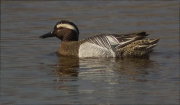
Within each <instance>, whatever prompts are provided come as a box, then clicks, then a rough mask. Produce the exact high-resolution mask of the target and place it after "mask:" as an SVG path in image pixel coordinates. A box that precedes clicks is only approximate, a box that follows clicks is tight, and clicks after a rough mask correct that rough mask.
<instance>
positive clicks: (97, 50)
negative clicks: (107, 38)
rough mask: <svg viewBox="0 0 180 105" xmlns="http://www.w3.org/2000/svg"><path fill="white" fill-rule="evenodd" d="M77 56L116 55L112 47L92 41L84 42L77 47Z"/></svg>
mask: <svg viewBox="0 0 180 105" xmlns="http://www.w3.org/2000/svg"><path fill="white" fill-rule="evenodd" d="M79 57H116V53H115V52H114V51H113V50H112V49H107V48H104V47H101V46H98V45H96V44H92V43H84V44H81V45H80V47H79Z"/></svg>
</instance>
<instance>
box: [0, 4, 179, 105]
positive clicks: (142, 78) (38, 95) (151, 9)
mask: <svg viewBox="0 0 180 105" xmlns="http://www.w3.org/2000/svg"><path fill="white" fill-rule="evenodd" d="M63 19H65V20H69V21H72V22H74V23H75V24H76V25H77V26H78V27H79V30H80V39H84V38H87V37H90V36H94V35H98V34H104V33H107V34H111V33H131V32H139V31H146V32H147V33H149V34H150V36H149V37H150V38H161V40H160V41H159V43H158V45H157V47H156V48H155V51H154V52H153V53H152V54H151V56H150V59H115V58H89V59H77V58H68V57H58V56H57V54H56V51H57V48H58V46H59V43H60V41H59V40H58V39H57V38H49V39H45V40H42V39H39V38H38V37H39V36H40V35H42V34H44V33H47V32H49V31H51V30H52V28H53V26H54V25H55V24H56V22H57V21H60V20H63ZM0 78H1V85H0V86H1V97H0V103H1V104H63V103H65V104H94V103H96V104H122V103H124V104H145V103H146V104H179V83H180V82H179V2H178V1H151V2H150V1H122V2H120V1H105V2H104V1H86V2H82V1H51V2H49V1H1V77H0Z"/></svg>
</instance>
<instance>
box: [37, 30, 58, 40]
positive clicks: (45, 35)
mask: <svg viewBox="0 0 180 105" xmlns="http://www.w3.org/2000/svg"><path fill="white" fill-rule="evenodd" d="M55 36H56V35H55V34H53V32H52V31H51V32H48V33H46V34H44V35H42V36H40V37H39V38H42V39H43V38H48V37H55Z"/></svg>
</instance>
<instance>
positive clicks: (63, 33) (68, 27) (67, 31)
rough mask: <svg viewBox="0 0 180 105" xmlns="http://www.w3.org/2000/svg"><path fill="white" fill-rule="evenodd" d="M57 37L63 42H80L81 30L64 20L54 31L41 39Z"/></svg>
mask: <svg viewBox="0 0 180 105" xmlns="http://www.w3.org/2000/svg"><path fill="white" fill-rule="evenodd" d="M55 36H56V37H57V38H59V39H60V40H61V41H78V37H79V30H78V28H77V26H76V25H75V24H74V23H72V22H69V21H66V20H62V21H59V22H57V24H56V25H55V26H54V30H53V31H51V32H49V33H47V34H44V35H42V36H40V37H39V38H47V37H55Z"/></svg>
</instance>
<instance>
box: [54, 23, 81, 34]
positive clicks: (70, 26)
mask: <svg viewBox="0 0 180 105" xmlns="http://www.w3.org/2000/svg"><path fill="white" fill-rule="evenodd" d="M60 27H64V28H68V29H71V30H74V31H76V33H77V34H78V31H77V30H76V28H75V27H74V26H73V25H70V24H58V25H57V26H56V28H60Z"/></svg>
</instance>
